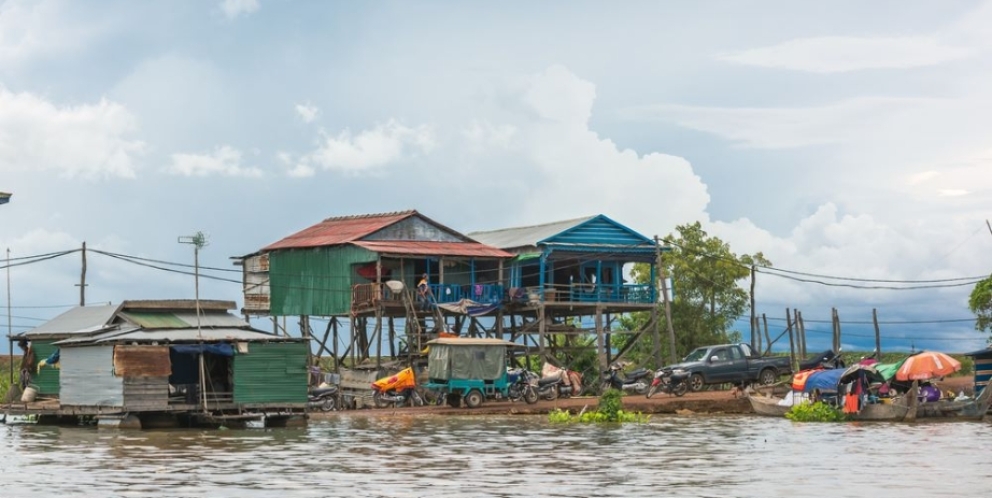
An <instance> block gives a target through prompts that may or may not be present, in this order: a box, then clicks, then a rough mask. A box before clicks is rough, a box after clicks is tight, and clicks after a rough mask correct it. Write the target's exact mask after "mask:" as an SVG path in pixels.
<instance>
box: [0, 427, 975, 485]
mask: <svg viewBox="0 0 992 498" xmlns="http://www.w3.org/2000/svg"><path fill="white" fill-rule="evenodd" d="M990 448H992V426H990V425H989V424H987V423H979V422H957V423H917V424H913V425H906V424H853V423H852V424H798V423H793V422H789V421H788V420H784V419H774V418H760V417H749V416H736V417H731V416H727V417H675V416H655V417H653V418H652V419H651V420H650V422H648V423H645V424H628V425H624V426H596V425H567V426H562V425H552V424H549V423H548V422H547V419H546V418H545V417H543V416H493V417H483V416H470V417H433V416H428V417H425V416H417V417H404V416H390V417H382V416H377V417H369V416H363V415H361V414H360V412H355V414H350V413H349V414H342V415H340V416H337V417H335V418H332V419H330V420H321V421H311V424H310V426H309V427H307V428H305V429H246V430H190V429H176V430H146V431H119V430H108V429H96V428H89V427H71V428H66V427H61V428H60V427H43V426H31V425H18V426H0V475H2V484H0V496H3V497H42V496H81V497H100V498H106V497H131V496H134V497H138V496H140V497H151V496H154V497H194V496H195V497H210V498H214V497H226V496H230V497H239V498H240V497H278V498H291V497H324V496H355V497H422V496H423V497H427V496H431V497H434V496H438V497H441V496H443V497H481V496H487V497H489V496H497V497H537V496H556V497H558V496H560V497H590V496H596V497H605V496H616V497H663V496H693V497H697V496H702V497H708V496H712V497H737V496H740V497H755V496H761V497H778V496H781V497H807V496H820V497H829V498H835V497H844V496H851V497H854V496H858V497H864V496H870V497H879V498H882V497H895V496H899V497H930V496H975V497H979V496H982V497H985V496H989V495H990V494H992V451H990Z"/></svg>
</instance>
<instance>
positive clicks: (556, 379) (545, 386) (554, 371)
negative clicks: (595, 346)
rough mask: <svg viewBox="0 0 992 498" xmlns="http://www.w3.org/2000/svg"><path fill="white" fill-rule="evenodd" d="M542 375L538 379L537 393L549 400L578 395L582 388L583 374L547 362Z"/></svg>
mask: <svg viewBox="0 0 992 498" xmlns="http://www.w3.org/2000/svg"><path fill="white" fill-rule="evenodd" d="M541 373H542V374H543V375H542V377H541V378H540V379H539V380H538V381H537V395H538V396H539V397H541V398H543V399H546V400H548V401H554V400H556V399H558V398H568V397H571V396H578V395H579V393H580V392H581V390H582V374H580V373H579V372H576V371H575V370H568V369H564V368H558V367H556V366H554V365H552V364H550V363H545V364H544V368H543V369H541Z"/></svg>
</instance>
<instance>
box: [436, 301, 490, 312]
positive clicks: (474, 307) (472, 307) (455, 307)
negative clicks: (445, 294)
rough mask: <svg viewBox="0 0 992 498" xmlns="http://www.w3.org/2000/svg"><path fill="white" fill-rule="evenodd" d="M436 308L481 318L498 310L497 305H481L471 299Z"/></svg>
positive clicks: (439, 305) (440, 305)
mask: <svg viewBox="0 0 992 498" xmlns="http://www.w3.org/2000/svg"><path fill="white" fill-rule="evenodd" d="M437 307H438V308H441V309H443V310H446V311H450V312H452V313H461V314H463V315H468V316H481V315H485V314H487V313H491V312H493V311H495V310H496V308H499V304H482V303H479V302H475V301H473V300H471V299H460V300H458V301H457V302H454V303H445V304H438V305H437Z"/></svg>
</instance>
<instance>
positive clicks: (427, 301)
mask: <svg viewBox="0 0 992 498" xmlns="http://www.w3.org/2000/svg"><path fill="white" fill-rule="evenodd" d="M417 300H418V301H420V309H424V310H427V309H430V305H431V282H430V280H429V279H428V278H427V274H426V273H425V274H424V276H422V277H420V281H419V282H417Z"/></svg>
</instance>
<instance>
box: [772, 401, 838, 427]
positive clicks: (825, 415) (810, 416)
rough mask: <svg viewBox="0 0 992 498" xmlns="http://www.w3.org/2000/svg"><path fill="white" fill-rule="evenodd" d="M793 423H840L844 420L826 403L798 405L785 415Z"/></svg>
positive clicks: (836, 410) (835, 409)
mask: <svg viewBox="0 0 992 498" xmlns="http://www.w3.org/2000/svg"><path fill="white" fill-rule="evenodd" d="M785 418H787V419H789V420H791V421H793V422H841V421H843V420H845V418H846V417H844V414H843V413H841V411H840V410H838V409H837V408H834V407H832V406H830V405H828V404H826V403H822V402H816V403H799V404H798V405H793V406H792V408H791V409H790V410H789V411H788V412H787V413H786V414H785Z"/></svg>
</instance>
